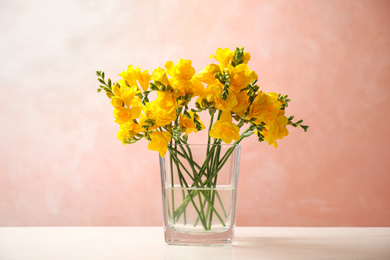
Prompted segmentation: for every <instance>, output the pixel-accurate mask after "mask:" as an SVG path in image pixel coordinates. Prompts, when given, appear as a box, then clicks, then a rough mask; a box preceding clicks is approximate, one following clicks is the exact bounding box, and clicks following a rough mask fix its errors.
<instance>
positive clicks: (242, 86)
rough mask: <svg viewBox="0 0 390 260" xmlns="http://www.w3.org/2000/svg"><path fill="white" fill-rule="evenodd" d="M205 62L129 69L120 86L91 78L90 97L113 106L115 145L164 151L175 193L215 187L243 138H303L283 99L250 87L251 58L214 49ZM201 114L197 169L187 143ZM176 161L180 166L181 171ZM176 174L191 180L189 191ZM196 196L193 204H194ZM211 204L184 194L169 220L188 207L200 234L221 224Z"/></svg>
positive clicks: (209, 198) (211, 197)
mask: <svg viewBox="0 0 390 260" xmlns="http://www.w3.org/2000/svg"><path fill="white" fill-rule="evenodd" d="M211 57H212V58H215V59H216V60H217V63H216V64H214V63H212V64H209V65H207V66H206V67H205V68H204V69H203V70H201V71H200V72H198V73H196V72H195V69H194V68H193V67H192V64H191V60H183V59H180V60H179V61H178V62H177V63H176V64H174V63H173V62H172V61H168V62H166V63H165V66H164V68H156V69H154V70H153V72H152V73H151V74H150V73H149V72H148V70H145V71H142V70H141V69H140V68H138V67H134V66H132V65H130V66H128V68H127V70H125V71H123V72H122V73H120V74H119V75H120V77H121V80H119V81H118V82H116V83H113V82H112V81H111V80H110V79H107V80H106V79H105V74H104V72H101V71H97V72H96V74H97V77H98V80H99V82H100V83H101V84H100V86H99V88H98V92H100V91H101V90H104V91H105V93H106V94H107V96H108V97H109V99H110V101H111V104H112V106H113V107H114V117H115V122H116V123H117V124H119V131H118V134H117V138H118V139H119V140H120V141H122V143H124V144H132V143H135V142H138V141H140V140H142V139H145V140H147V141H148V148H149V149H150V150H152V151H158V152H159V154H160V156H161V158H162V157H164V156H165V155H166V153H167V151H169V154H170V158H171V159H170V160H171V165H176V167H177V174H178V175H179V177H178V178H177V179H178V181H177V185H179V187H184V188H191V187H197V188H210V187H215V185H216V178H217V176H218V172H219V171H220V169H221V168H222V166H223V165H224V164H225V163H226V161H227V159H228V158H229V156H230V154H231V153H232V151H233V149H234V146H235V145H237V144H239V143H240V142H241V141H242V140H243V139H244V138H246V137H249V136H251V135H255V136H256V137H257V140H258V141H260V142H262V141H266V142H268V144H270V145H273V146H274V147H275V148H276V147H277V146H278V144H277V140H280V139H282V138H283V137H285V136H287V135H288V134H289V132H288V130H287V127H288V126H293V127H298V126H299V127H301V128H303V130H304V131H306V130H307V128H308V126H305V125H302V122H303V121H302V120H298V121H296V122H294V121H293V118H294V117H293V116H290V117H287V116H286V115H285V110H286V108H287V107H288V103H289V102H290V99H288V96H287V95H281V94H278V93H275V92H271V93H265V92H263V91H261V90H260V88H259V86H258V85H256V83H257V80H258V75H257V74H256V72H255V71H253V70H250V69H249V66H248V62H249V60H250V58H251V56H250V54H249V53H248V52H245V51H244V49H243V48H236V50H234V51H231V50H230V49H227V48H226V49H221V48H218V49H217V52H216V55H212V56H211ZM152 96H153V98H152ZM206 110H207V111H208V113H209V114H210V122H209V125H208V135H207V144H208V145H209V146H208V148H207V154H206V157H205V159H204V161H203V162H201V163H199V162H195V161H194V160H193V157H192V153H191V149H190V146H189V145H188V144H189V142H188V136H189V135H190V134H191V133H193V132H198V131H201V130H204V129H205V128H206V127H205V125H204V124H203V122H202V120H201V118H200V115H199V114H200V112H203V111H206ZM222 142H224V143H226V144H231V143H232V142H233V146H232V147H231V148H230V149H229V150H227V151H226V152H225V153H224V154H222V153H221V151H220V150H219V148H216V147H217V146H216V145H218V144H221V143H222ZM181 159H184V160H186V161H187V162H188V164H187V165H184V164H183V163H182V162H181ZM184 175H189V176H190V177H191V181H192V183H191V184H189V183H188V182H186V179H185V177H184ZM175 185H176V184H175ZM173 186H174V184H173V182H172V187H173ZM196 196H198V197H199V203H198V204H196V203H195V202H194V200H195V197H196ZM216 197H217V198H219V193H218V192H212V191H207V190H203V191H197V192H195V191H187V193H186V194H184V193H183V199H182V200H181V202H180V203H179V204H178V205H179V206H177V207H174V206H172V211H170V213H169V215H170V217H172V219H173V221H174V222H175V221H178V219H179V218H180V217H181V216H182V215H185V210H186V207H187V206H188V205H189V204H193V205H194V206H195V207H196V212H197V213H196V214H197V221H196V222H199V223H201V225H202V227H203V228H204V229H205V230H210V229H211V221H207V220H210V219H211V218H212V215H213V214H216V215H218V216H219V217H218V218H219V220H220V222H222V224H223V225H225V223H224V220H223V217H221V215H222V213H218V212H217V210H216V206H215V203H216V201H217V199H215V198H216ZM172 199H173V198H172ZM219 201H220V200H219ZM220 203H221V202H220ZM206 205H207V206H206ZM222 209H223V207H222ZM223 210H224V209H223Z"/></svg>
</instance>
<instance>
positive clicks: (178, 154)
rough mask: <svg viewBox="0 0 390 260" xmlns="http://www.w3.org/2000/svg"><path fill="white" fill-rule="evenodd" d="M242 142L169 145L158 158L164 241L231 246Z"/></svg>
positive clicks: (169, 242)
mask: <svg viewBox="0 0 390 260" xmlns="http://www.w3.org/2000/svg"><path fill="white" fill-rule="evenodd" d="M239 161H240V145H227V144H210V145H208V144H169V147H168V151H167V153H166V155H165V157H164V158H161V157H160V170H161V184H162V202H163V213H164V230H165V241H166V242H167V243H168V244H230V243H232V242H233V238H234V227H235V220H236V201H237V184H238V172H239Z"/></svg>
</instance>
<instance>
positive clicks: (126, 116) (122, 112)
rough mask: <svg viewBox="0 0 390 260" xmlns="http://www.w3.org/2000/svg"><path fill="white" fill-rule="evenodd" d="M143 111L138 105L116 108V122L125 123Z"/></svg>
mask: <svg viewBox="0 0 390 260" xmlns="http://www.w3.org/2000/svg"><path fill="white" fill-rule="evenodd" d="M140 113H141V108H139V107H136V108H134V109H130V108H127V107H121V108H115V109H114V117H115V123H118V124H124V123H127V122H128V121H130V120H133V119H136V118H138V117H139V115H140Z"/></svg>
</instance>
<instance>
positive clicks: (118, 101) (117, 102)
mask: <svg viewBox="0 0 390 260" xmlns="http://www.w3.org/2000/svg"><path fill="white" fill-rule="evenodd" d="M111 104H112V106H113V107H114V108H121V107H123V100H122V98H121V97H117V96H112V97H111Z"/></svg>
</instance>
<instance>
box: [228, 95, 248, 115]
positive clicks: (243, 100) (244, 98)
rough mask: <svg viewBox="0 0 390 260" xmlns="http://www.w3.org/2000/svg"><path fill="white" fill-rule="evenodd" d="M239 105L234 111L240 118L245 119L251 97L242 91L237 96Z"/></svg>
mask: <svg viewBox="0 0 390 260" xmlns="http://www.w3.org/2000/svg"><path fill="white" fill-rule="evenodd" d="M235 97H236V100H237V104H236V105H235V106H234V107H233V108H232V111H233V112H234V113H236V114H237V115H238V116H240V117H245V113H246V110H247V109H248V107H249V97H248V95H247V91H241V92H240V93H238V94H236V95H235Z"/></svg>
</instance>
